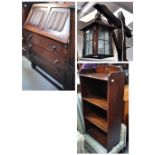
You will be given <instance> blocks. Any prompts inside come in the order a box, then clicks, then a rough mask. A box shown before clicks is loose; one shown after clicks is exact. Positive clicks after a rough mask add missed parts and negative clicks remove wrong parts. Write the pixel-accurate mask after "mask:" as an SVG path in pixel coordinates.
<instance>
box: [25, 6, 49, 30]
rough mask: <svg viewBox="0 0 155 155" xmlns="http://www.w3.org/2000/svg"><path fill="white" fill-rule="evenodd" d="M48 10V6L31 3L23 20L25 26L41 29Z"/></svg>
mask: <svg viewBox="0 0 155 155" xmlns="http://www.w3.org/2000/svg"><path fill="white" fill-rule="evenodd" d="M49 10H50V7H49V6H44V5H33V6H32V9H31V11H30V13H29V15H28V18H27V20H26V22H25V28H27V29H29V30H31V28H37V29H40V30H41V29H42V28H43V27H44V25H45V22H46V19H47V16H48V14H49Z"/></svg>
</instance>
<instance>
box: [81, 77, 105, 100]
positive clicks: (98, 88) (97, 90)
mask: <svg viewBox="0 0 155 155" xmlns="http://www.w3.org/2000/svg"><path fill="white" fill-rule="evenodd" d="M81 78H82V80H83V82H82V84H81V87H82V89H81V90H82V93H83V97H87V96H88V95H89V96H91V95H92V96H97V97H101V98H105V99H106V98H107V82H106V81H101V80H95V79H91V78H87V77H81Z"/></svg>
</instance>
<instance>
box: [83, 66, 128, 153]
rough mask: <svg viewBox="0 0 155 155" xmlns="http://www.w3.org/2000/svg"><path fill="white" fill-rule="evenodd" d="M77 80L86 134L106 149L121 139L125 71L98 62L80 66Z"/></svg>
mask: <svg viewBox="0 0 155 155" xmlns="http://www.w3.org/2000/svg"><path fill="white" fill-rule="evenodd" d="M80 83H81V94H82V101H83V114H84V120H85V127H86V133H88V134H89V135H91V136H92V137H93V138H95V139H96V140H97V141H98V142H99V143H101V144H102V145H103V146H104V147H106V149H107V152H109V151H110V150H111V149H112V148H113V147H114V146H116V145H117V144H118V143H119V140H120V129H121V121H122V114H123V94H124V84H125V74H124V72H123V71H122V70H121V69H120V68H118V67H116V66H114V65H106V64H99V65H98V66H97V67H96V69H82V70H81V71H80Z"/></svg>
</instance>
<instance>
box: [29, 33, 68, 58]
mask: <svg viewBox="0 0 155 155" xmlns="http://www.w3.org/2000/svg"><path fill="white" fill-rule="evenodd" d="M31 41H32V43H34V44H36V45H39V46H41V47H42V48H45V49H46V50H48V51H50V52H53V53H55V54H56V55H57V56H59V57H61V58H64V57H65V50H66V49H65V47H64V46H65V44H62V43H60V42H57V41H55V40H52V39H49V38H47V37H44V36H40V35H38V34H35V33H32V37H31Z"/></svg>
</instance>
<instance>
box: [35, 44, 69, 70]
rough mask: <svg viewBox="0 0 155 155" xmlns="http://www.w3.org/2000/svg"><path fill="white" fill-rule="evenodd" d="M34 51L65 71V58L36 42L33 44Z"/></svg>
mask: <svg viewBox="0 0 155 155" xmlns="http://www.w3.org/2000/svg"><path fill="white" fill-rule="evenodd" d="M32 51H33V53H35V54H36V55H38V56H39V57H42V58H43V59H44V60H45V61H48V62H49V63H51V65H55V66H56V67H57V68H59V69H61V70H62V71H65V69H66V63H65V59H62V58H61V57H59V56H57V55H56V54H55V53H53V52H50V51H48V50H46V49H44V48H42V47H39V46H38V45H35V44H33V46H32Z"/></svg>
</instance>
